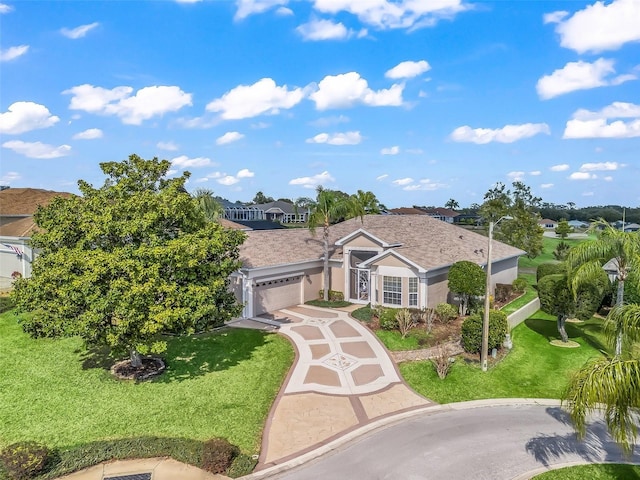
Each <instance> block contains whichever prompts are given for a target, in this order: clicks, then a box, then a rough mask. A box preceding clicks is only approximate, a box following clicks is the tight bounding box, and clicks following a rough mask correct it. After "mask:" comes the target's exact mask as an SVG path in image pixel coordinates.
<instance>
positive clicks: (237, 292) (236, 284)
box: [229, 277, 242, 303]
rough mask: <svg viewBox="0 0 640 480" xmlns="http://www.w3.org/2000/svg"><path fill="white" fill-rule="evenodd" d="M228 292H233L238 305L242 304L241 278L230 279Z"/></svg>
mask: <svg viewBox="0 0 640 480" xmlns="http://www.w3.org/2000/svg"><path fill="white" fill-rule="evenodd" d="M229 290H231V291H232V292H233V295H234V296H235V297H236V300H237V301H238V303H242V277H230V278H229Z"/></svg>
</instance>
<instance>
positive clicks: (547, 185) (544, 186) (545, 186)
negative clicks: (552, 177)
mask: <svg viewBox="0 0 640 480" xmlns="http://www.w3.org/2000/svg"><path fill="white" fill-rule="evenodd" d="M551 187H553V183H543V184H542V185H540V188H551Z"/></svg>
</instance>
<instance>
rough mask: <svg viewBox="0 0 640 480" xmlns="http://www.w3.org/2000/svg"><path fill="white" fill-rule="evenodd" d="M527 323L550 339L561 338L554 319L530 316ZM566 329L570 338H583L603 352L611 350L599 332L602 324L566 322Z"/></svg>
mask: <svg viewBox="0 0 640 480" xmlns="http://www.w3.org/2000/svg"><path fill="white" fill-rule="evenodd" d="M524 323H525V325H526V326H527V327H528V328H529V329H530V330H532V331H534V332H536V333H537V334H539V335H542V336H543V337H545V338H546V339H547V340H548V341H551V340H559V339H560V333H558V328H557V325H556V322H555V321H554V320H547V319H544V318H535V317H530V318H528V319H526V320H525V321H524ZM565 330H566V331H567V335H568V336H569V339H573V340H575V339H576V338H582V339H583V340H584V341H585V342H587V343H588V344H589V345H590V346H592V347H593V348H595V349H596V350H599V351H601V352H607V351H609V347H608V346H607V345H605V344H603V343H602V341H601V340H600V339H599V338H598V336H597V334H599V333H600V332H601V325H600V324H595V323H590V322H586V323H583V324H573V323H566V324H565Z"/></svg>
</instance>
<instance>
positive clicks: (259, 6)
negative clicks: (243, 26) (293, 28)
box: [234, 0, 289, 20]
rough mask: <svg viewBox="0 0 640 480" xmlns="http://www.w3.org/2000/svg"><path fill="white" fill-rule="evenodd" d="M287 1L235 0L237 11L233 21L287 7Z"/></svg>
mask: <svg viewBox="0 0 640 480" xmlns="http://www.w3.org/2000/svg"><path fill="white" fill-rule="evenodd" d="M288 3H289V0H237V1H236V5H237V7H238V9H237V10H236V14H235V16H234V19H235V20H243V19H245V18H247V17H248V16H249V15H255V14H258V13H264V12H266V11H267V10H270V9H272V8H274V7H278V6H282V5H287V4H288Z"/></svg>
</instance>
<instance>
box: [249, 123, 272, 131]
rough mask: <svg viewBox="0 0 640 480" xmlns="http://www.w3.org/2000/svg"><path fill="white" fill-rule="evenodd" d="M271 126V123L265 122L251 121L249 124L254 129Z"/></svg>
mask: <svg viewBox="0 0 640 480" xmlns="http://www.w3.org/2000/svg"><path fill="white" fill-rule="evenodd" d="M270 126H271V124H269V123H267V122H256V123H252V124H251V128H253V129H255V130H262V129H264V128H269V127H270Z"/></svg>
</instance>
